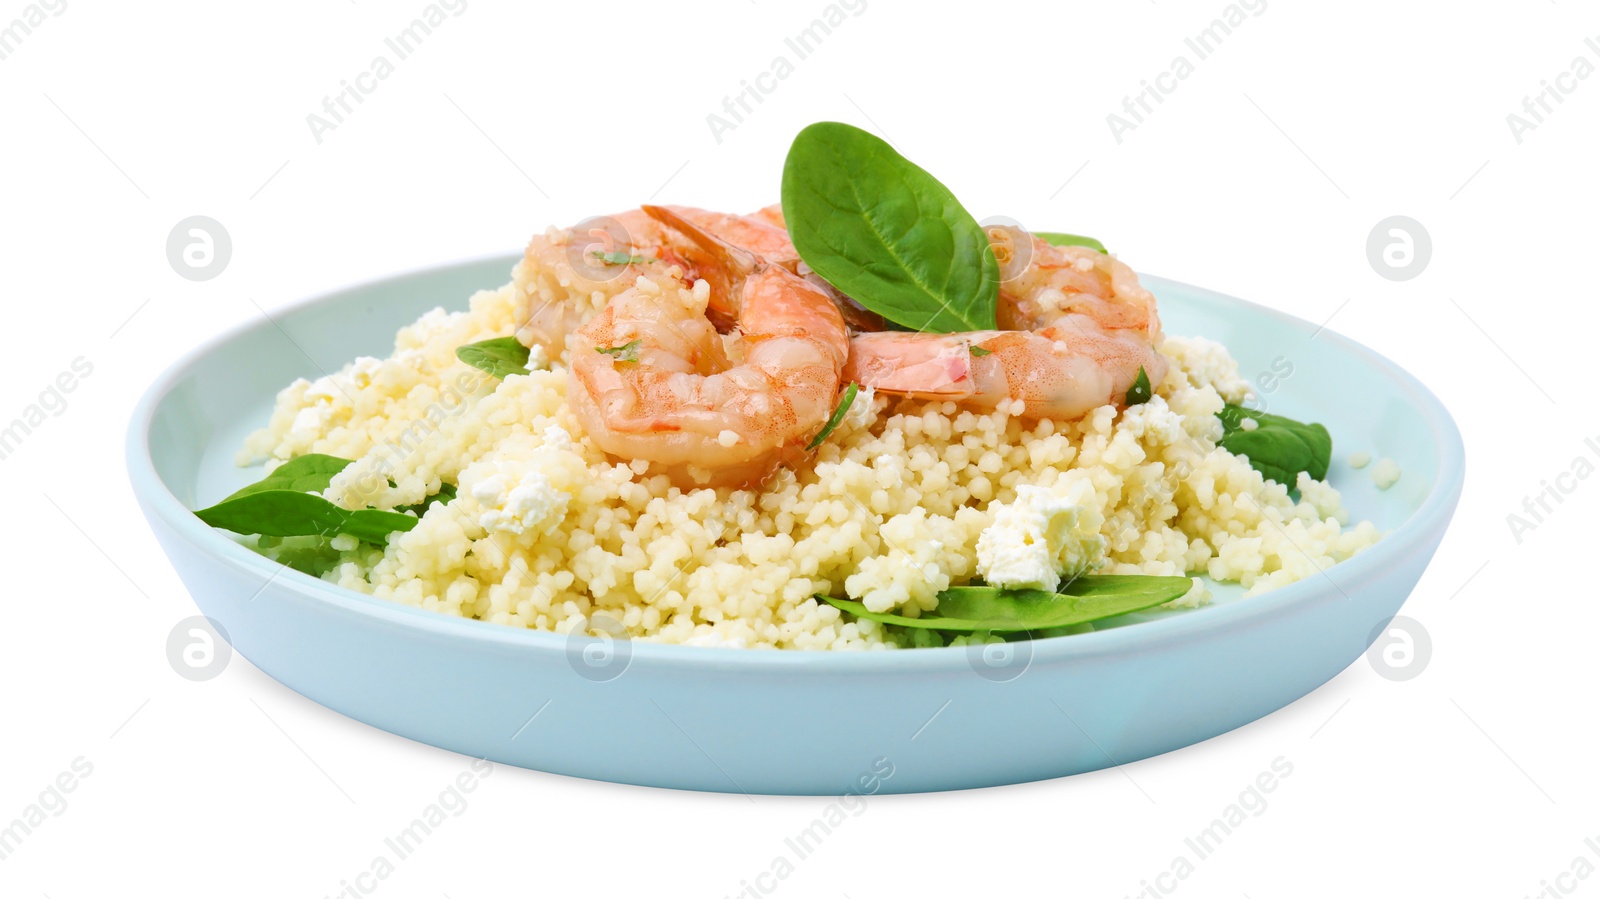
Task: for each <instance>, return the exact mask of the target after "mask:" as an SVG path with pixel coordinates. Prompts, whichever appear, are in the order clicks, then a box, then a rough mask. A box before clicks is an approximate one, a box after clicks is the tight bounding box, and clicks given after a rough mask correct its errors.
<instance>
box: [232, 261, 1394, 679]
mask: <svg viewBox="0 0 1600 899" xmlns="http://www.w3.org/2000/svg"><path fill="white" fill-rule="evenodd" d="M521 265H522V264H520V263H519V270H518V272H517V273H516V277H515V280H514V281H513V283H511V284H508V285H506V286H504V287H502V288H500V289H498V290H492V291H483V292H480V293H478V294H477V295H475V296H474V297H472V300H471V304H470V309H469V310H468V311H464V312H455V313H447V312H445V311H444V310H442V309H436V310H434V311H432V312H429V313H428V314H426V315H424V316H423V317H422V318H421V319H420V320H418V321H417V322H416V323H414V324H412V325H410V326H408V327H405V328H403V329H401V331H400V332H399V335H398V337H397V339H396V342H395V352H394V354H393V355H392V356H390V357H389V358H388V359H382V360H380V359H373V358H361V359H357V360H356V361H355V362H353V363H352V364H350V365H349V366H347V367H346V368H345V369H344V370H342V371H340V372H338V373H336V374H333V375H331V376H328V377H324V378H320V379H318V380H316V381H306V380H299V381H296V382H295V383H293V384H291V385H290V386H288V387H287V388H286V389H284V390H283V391H282V392H281V393H280V395H279V396H278V400H277V405H276V409H275V411H274V412H273V415H272V418H271V421H270V422H269V423H268V425H267V426H266V427H265V428H264V429H262V430H261V431H259V432H257V433H256V434H254V435H252V436H251V437H250V439H249V441H248V443H247V445H246V447H245V448H244V450H243V451H242V453H241V460H240V461H241V463H243V464H253V463H258V462H262V461H266V462H267V464H268V466H269V467H271V466H273V465H276V464H280V463H281V462H283V461H285V460H288V459H291V458H294V457H296V456H299V455H301V454H304V453H312V452H315V453H325V454H329V455H333V456H339V457H343V458H347V459H354V460H356V461H355V463H354V464H352V465H351V466H349V468H347V469H345V470H344V471H343V472H341V473H340V474H339V475H337V476H336V477H335V478H334V479H333V481H332V484H331V486H330V487H329V488H328V490H327V491H326V492H325V493H324V496H325V497H326V498H327V499H329V500H331V501H333V502H335V503H337V504H339V505H341V506H343V507H345V508H349V509H356V508H361V507H363V506H368V505H370V506H375V507H377V508H382V509H392V508H395V507H399V506H406V505H410V504H415V503H418V502H420V501H422V500H424V498H426V497H428V496H431V495H434V494H437V493H439V491H440V490H441V489H442V488H443V487H444V485H454V488H455V489H454V497H453V498H451V499H449V501H448V502H438V503H435V504H433V505H431V506H429V507H428V508H427V509H426V510H425V511H424V512H423V514H422V516H421V521H420V522H419V523H418V524H417V525H416V526H415V527H414V528H413V529H412V530H410V531H407V532H404V533H396V534H394V535H392V537H391V539H390V540H389V542H388V544H387V546H376V545H373V544H370V543H361V542H358V541H357V540H356V539H355V538H353V537H348V536H340V537H337V538H335V539H334V541H333V546H332V548H333V550H334V551H335V552H336V553H337V556H336V558H335V559H334V560H332V561H331V562H330V563H329V564H328V565H327V566H325V569H324V572H323V574H322V575H321V576H322V577H323V579H324V580H327V581H330V582H333V583H336V584H339V585H340V586H344V587H348V588H350V589H353V590H358V591H360V592H363V593H368V594H372V595H374V596H378V597H382V598H385V599H388V600H392V601H394V602H399V603H405V604H407V605H411V606H416V607H420V608H424V609H429V610H433V611H436V612H440V613H443V614H448V615H458V616H463V617H469V618H477V619H482V620H485V621H491V622H496V623H500V624H505V625H511V626H516V627H527V628H538V629H544V630H554V631H561V632H565V631H568V630H570V629H572V628H574V627H587V628H590V629H591V630H593V629H594V622H595V620H598V619H600V618H602V617H604V618H608V619H610V620H611V621H612V622H619V623H620V625H621V627H622V628H623V629H625V630H626V632H627V634H628V635H630V637H632V638H633V639H638V640H647V641H659V642H664V643H683V644H692V645H716V646H735V647H779V648H796V649H877V648H887V647H892V646H897V645H898V646H909V645H926V644H927V643H928V642H929V641H930V640H931V641H934V642H938V638H936V637H932V636H931V635H930V634H929V633H928V632H925V631H918V632H915V633H916V635H915V636H912V635H908V634H906V633H904V632H903V631H899V630H897V629H896V628H893V627H886V626H884V625H881V624H877V623H874V622H872V621H867V620H860V621H854V620H848V619H849V617H850V616H848V615H845V614H843V613H841V611H840V610H839V609H837V608H835V607H833V606H830V605H828V604H826V603H820V602H819V601H818V600H817V599H815V598H814V597H815V596H816V595H817V594H825V595H830V596H836V597H848V598H852V599H856V600H859V601H860V602H862V603H863V604H864V605H865V606H866V607H867V608H868V609H869V610H872V611H874V612H877V611H891V610H892V611H898V612H899V613H900V614H902V615H908V616H915V615H917V614H918V613H919V612H925V611H929V610H932V609H933V608H934V607H935V604H936V596H937V594H938V593H939V592H940V591H941V590H944V589H945V588H947V587H949V586H952V585H960V584H965V583H968V582H969V581H972V580H973V579H975V578H979V577H981V576H982V571H981V570H980V568H981V565H982V564H984V563H985V562H986V561H987V560H986V558H985V557H986V554H987V555H988V556H994V555H995V554H997V553H1001V552H1003V551H1012V552H1016V551H1021V550H1020V549H1018V547H1012V548H1011V550H1005V549H1004V548H998V549H997V548H996V546H997V541H998V538H997V537H996V536H995V535H996V534H998V533H1000V529H999V528H992V527H991V526H992V525H995V524H996V522H997V521H1000V522H1001V523H1002V524H1005V523H1006V522H1008V521H1011V520H1013V519H1016V520H1020V519H1025V518H1027V517H1028V515H1029V514H1031V510H1034V509H1035V508H1037V507H1039V506H1038V504H1039V503H1044V504H1045V505H1046V506H1049V508H1051V509H1055V510H1067V511H1068V512H1070V514H1066V515H1055V514H1054V513H1051V514H1052V516H1053V517H1051V519H1050V522H1049V527H1050V528H1051V529H1052V530H1053V531H1055V532H1056V533H1054V534H1053V535H1052V536H1051V537H1050V541H1051V546H1050V547H1049V549H1048V552H1049V553H1052V554H1054V557H1055V558H1054V562H1055V564H1057V565H1058V566H1065V567H1066V568H1069V569H1071V570H1072V571H1091V570H1092V571H1098V572H1101V573H1109V574H1154V575H1199V574H1204V575H1208V576H1209V577H1211V578H1212V579H1215V580H1217V581H1236V582H1239V583H1241V584H1243V585H1244V586H1245V587H1246V588H1247V590H1248V591H1249V592H1252V593H1254V592H1261V591H1264V590H1269V589H1272V588H1275V587H1279V586H1282V585H1284V584H1288V583H1290V582H1293V581H1296V580H1299V579H1301V578H1304V577H1307V576H1310V575H1313V574H1315V573H1317V572H1318V571H1320V570H1322V569H1324V568H1326V567H1327V566H1330V565H1333V564H1334V563H1337V562H1339V561H1341V560H1344V559H1347V558H1349V557H1350V556H1352V555H1354V554H1355V553H1357V552H1360V551H1361V550H1362V549H1365V548H1366V547H1369V546H1371V545H1372V544H1373V543H1375V542H1376V541H1377V540H1378V539H1379V537H1380V534H1379V532H1378V530H1377V529H1376V528H1375V527H1374V526H1373V525H1372V524H1371V523H1370V522H1365V521H1363V522H1360V523H1358V524H1354V525H1352V526H1347V524H1348V517H1347V515H1346V512H1345V510H1344V509H1343V507H1342V505H1341V501H1340V497H1339V494H1338V492H1337V491H1335V490H1334V489H1333V488H1332V487H1331V486H1329V485H1328V484H1327V483H1325V482H1322V481H1316V480H1312V479H1311V478H1310V477H1309V476H1307V475H1306V474H1304V473H1301V474H1300V476H1299V482H1298V484H1297V485H1296V488H1297V493H1298V498H1291V493H1290V491H1289V489H1288V488H1287V487H1285V486H1284V485H1281V484H1278V483H1276V482H1274V481H1269V480H1266V479H1264V478H1263V476H1262V475H1261V474H1260V473H1258V472H1257V471H1256V470H1255V469H1253V468H1252V467H1251V465H1250V464H1249V462H1248V461H1247V460H1246V459H1245V458H1243V457H1241V456H1236V455H1233V454H1231V453H1229V452H1228V451H1226V450H1224V449H1220V448H1218V447H1217V445H1216V440H1217V439H1218V437H1219V436H1220V434H1221V425H1220V424H1219V421H1218V419H1217V413H1218V412H1219V411H1220V410H1221V409H1222V408H1223V405H1224V403H1225V402H1232V403H1238V402H1242V401H1245V400H1246V399H1247V397H1248V395H1249V385H1248V383H1247V382H1246V381H1245V380H1243V379H1242V378H1240V376H1239V373H1238V367H1237V365H1236V364H1235V363H1234V361H1233V360H1232V358H1231V357H1229V355H1228V353H1227V351H1226V350H1225V349H1224V348H1223V347H1222V346H1221V345H1220V344H1217V343H1215V342H1213V341H1209V340H1205V339H1201V338H1182V337H1167V338H1166V339H1165V342H1164V344H1163V345H1162V346H1161V347H1160V352H1161V353H1162V355H1163V356H1165V357H1166V359H1167V360H1168V361H1169V362H1170V367H1169V370H1168V371H1167V373H1166V376H1165V378H1164V379H1163V380H1162V381H1161V382H1160V383H1158V384H1155V385H1153V386H1154V396H1153V397H1151V399H1150V400H1149V401H1147V402H1145V403H1142V404H1140V405H1136V406H1131V407H1130V408H1127V409H1125V410H1120V411H1119V410H1118V409H1117V408H1115V407H1113V406H1109V405H1108V406H1105V407H1102V408H1100V409H1097V410H1095V411H1093V412H1092V413H1090V414H1089V415H1087V416H1086V417H1084V418H1083V419H1081V420H1079V421H1074V422H1067V423H1057V422H1050V421H1048V420H1045V421H1037V422H1035V421H1029V420H1026V419H1024V418H1022V417H1020V416H1018V415H1015V414H1014V413H1016V412H1020V411H1021V410H1020V408H1018V409H1010V408H1006V404H1005V403H1002V408H1001V409H999V410H997V411H995V412H992V413H988V414H977V413H974V412H970V411H964V410H961V409H958V408H957V407H956V406H955V405H954V404H951V403H929V402H918V401H912V400H905V399H900V400H891V399H890V398H889V397H887V396H872V395H871V393H870V391H863V392H862V394H861V395H860V397H859V398H858V399H857V400H856V402H855V403H854V404H853V405H851V406H850V408H849V411H848V413H847V414H846V416H845V418H844V420H843V421H842V422H841V424H840V425H839V426H838V428H837V429H836V430H835V431H834V432H833V433H832V434H830V435H829V437H828V439H827V441H826V442H825V443H823V444H822V445H821V446H820V447H819V448H818V449H816V450H815V451H814V453H813V454H812V455H811V456H810V457H809V464H805V465H802V466H797V467H785V468H782V469H780V470H779V471H778V472H777V474H776V475H774V476H773V477H772V478H770V479H769V480H768V481H767V482H766V483H764V484H762V485H761V486H760V487H759V489H730V488H719V489H709V488H704V489H696V490H688V491H683V490H680V489H678V488H676V487H674V486H672V485H671V484H670V483H669V481H668V479H667V478H666V477H665V476H646V475H645V472H646V470H647V467H646V465H645V464H644V463H631V464H630V463H627V462H619V461H616V460H613V459H608V458H607V457H606V456H605V454H603V453H602V452H600V451H599V450H598V449H597V448H596V447H595V446H594V445H593V444H592V442H591V441H589V440H588V439H586V438H585V436H584V434H583V432H582V429H581V428H580V427H579V426H578V423H577V421H576V420H575V419H574V417H573V415H572V413H571V411H570V409H569V407H568V404H567V399H566V395H567V394H566V386H567V385H566V382H567V377H568V373H567V368H566V366H565V365H564V364H563V361H562V360H561V359H557V360H551V361H547V360H544V359H543V358H541V357H540V354H539V353H538V352H537V351H536V352H535V354H534V358H533V360H532V362H531V363H530V365H529V367H530V368H540V369H541V370H535V371H533V372H532V373H531V374H529V375H527V376H518V375H513V376H509V377H506V378H504V379H503V380H502V379H499V378H495V377H493V376H491V375H489V374H486V373H484V372H481V371H479V370H477V369H475V368H472V367H470V366H468V365H466V364H464V363H462V362H460V361H458V359H457V357H456V352H455V351H456V348H457V347H459V346H462V345H464V344H468V343H473V342H477V341H481V340H486V339H491V338H496V337H503V336H506V335H509V334H512V333H515V331H516V328H517V325H518V320H517V319H518V314H519V310H521V309H525V308H526V306H527V302H528V297H527V296H526V295H525V291H526V290H527V289H528V288H527V287H526V286H525V285H526V284H527V283H528V282H529V280H530V279H529V277H528V273H527V272H524V271H522V270H521V269H520V266H521ZM546 365H548V368H542V366H546ZM1018 405H1019V406H1020V403H1019V404H1018ZM1052 503H1053V504H1054V505H1050V504H1052ZM292 545H293V541H288V542H279V541H263V544H262V551H263V552H266V553H267V554H269V555H275V554H278V553H281V552H284V551H285V548H286V547H290V546H292ZM1019 546H1020V544H1019ZM1023 548H1024V549H1027V548H1029V547H1023ZM1209 596H1210V594H1209V592H1208V591H1207V589H1206V587H1205V585H1204V582H1203V581H1202V580H1201V579H1200V578H1199V577H1195V578H1194V587H1193V589H1191V590H1190V592H1189V593H1188V595H1186V596H1184V597H1183V598H1182V599H1180V600H1178V601H1177V602H1176V603H1174V605H1185V606H1196V605H1200V604H1202V603H1204V602H1206V601H1207V600H1208V598H1209ZM596 632H598V631H596ZM960 639H962V638H959V637H958V638H956V640H957V641H959V640H960Z"/></svg>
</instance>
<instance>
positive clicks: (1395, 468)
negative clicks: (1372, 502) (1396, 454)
mask: <svg viewBox="0 0 1600 899" xmlns="http://www.w3.org/2000/svg"><path fill="white" fill-rule="evenodd" d="M1398 480H1400V466H1399V465H1396V464H1395V461H1394V460H1393V459H1390V458H1387V457H1385V458H1382V459H1379V460H1378V463H1377V464H1376V465H1374V466H1372V483H1374V484H1377V485H1378V489H1379V490H1388V489H1389V488H1390V487H1393V486H1394V484H1395V482H1396V481H1398Z"/></svg>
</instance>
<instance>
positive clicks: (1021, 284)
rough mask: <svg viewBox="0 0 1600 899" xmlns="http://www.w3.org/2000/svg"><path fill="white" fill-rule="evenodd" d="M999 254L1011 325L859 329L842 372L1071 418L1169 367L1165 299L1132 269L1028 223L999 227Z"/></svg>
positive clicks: (865, 381) (890, 385)
mask: <svg viewBox="0 0 1600 899" xmlns="http://www.w3.org/2000/svg"><path fill="white" fill-rule="evenodd" d="M989 239H990V245H991V247H993V249H994V251H995V256H996V258H997V259H998V260H999V262H1000V276H1001V285H1000V304H999V310H998V313H997V315H996V318H997V323H998V324H999V325H1000V327H1001V328H1005V329H1008V330H997V331H974V332H969V333H965V334H922V333H916V332H910V331H884V332H878V333H865V334H858V335H856V336H855V337H854V338H853V339H852V340H851V342H850V359H849V363H848V364H847V365H846V366H845V371H844V374H843V377H844V378H845V380H847V381H856V382H858V383H860V384H862V385H864V386H868V387H872V388H874V389H876V390H878V391H879V392H882V393H887V394H894V395H900V396H910V397H916V398H919V399H939V400H953V401H956V402H959V403H961V404H962V405H965V406H968V407H972V408H977V409H994V408H996V407H997V406H998V405H999V403H1000V402H1001V401H1002V400H1007V399H1009V400H1014V401H1015V400H1020V401H1021V402H1022V415H1024V416H1026V417H1029V418H1050V419H1054V420H1057V421H1070V420H1072V419H1076V418H1079V417H1081V416H1082V415H1084V414H1085V413H1087V412H1088V411H1089V410H1091V409H1094V408H1096V407H1098V406H1103V405H1106V404H1107V403H1117V404H1120V403H1121V402H1122V400H1123V398H1124V396H1125V395H1126V394H1127V392H1128V389H1129V388H1130V387H1132V386H1133V384H1134V381H1135V380H1137V378H1138V375H1139V369H1140V368H1143V369H1144V370H1145V373H1146V375H1147V376H1148V377H1149V379H1150V383H1152V384H1156V383H1159V382H1160V381H1161V379H1162V378H1163V377H1165V376H1166V373H1167V363H1166V359H1165V358H1164V357H1162V355H1161V354H1160V353H1158V352H1156V349H1155V348H1156V346H1158V345H1159V344H1160V341H1161V322H1160V319H1159V318H1158V317H1157V315H1156V304H1155V297H1154V296H1152V295H1151V293H1150V292H1149V291H1148V290H1145V289H1144V288H1143V287H1142V286H1141V285H1140V284H1139V278H1138V276H1137V275H1135V274H1134V272H1133V269H1131V268H1129V267H1128V266H1127V265H1125V264H1124V263H1122V262H1120V261H1118V260H1116V259H1115V258H1113V257H1111V256H1109V255H1107V254H1105V253H1101V252H1099V251H1096V250H1093V249H1090V248H1088V247H1057V246H1052V245H1050V244H1048V243H1045V242H1044V241H1042V240H1039V239H1037V238H1034V237H1032V236H1031V235H1029V234H1028V233H1027V232H1026V231H1023V230H1022V229H1020V228H1012V227H1007V226H999V227H992V228H990V229H989Z"/></svg>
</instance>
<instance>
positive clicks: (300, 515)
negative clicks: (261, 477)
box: [194, 489, 417, 544]
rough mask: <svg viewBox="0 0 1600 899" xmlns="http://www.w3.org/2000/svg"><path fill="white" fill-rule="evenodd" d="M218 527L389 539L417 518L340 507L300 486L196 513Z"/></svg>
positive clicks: (289, 534) (236, 499)
mask: <svg viewBox="0 0 1600 899" xmlns="http://www.w3.org/2000/svg"><path fill="white" fill-rule="evenodd" d="M194 514H195V515H197V516H199V518H200V520H201V521H203V522H205V523H206V524H209V525H211V526H212V527H214V528H222V529H223V530H225V531H233V532H234V533H236V534H261V535H263V536H266V537H307V536H323V537H332V536H334V535H335V534H350V535H352V536H354V537H357V538H359V539H361V540H366V541H369V542H371V543H379V544H381V543H384V542H386V541H387V540H388V539H389V534H390V533H391V532H393V531H409V530H411V529H412V528H414V527H416V526H417V519H415V518H413V517H412V516H410V515H406V514H404V513H401V512H387V511H384V510H381V509H358V510H356V511H354V512H352V511H350V510H348V509H343V508H340V507H339V506H336V505H334V504H333V503H331V502H329V501H327V500H325V499H323V498H322V497H320V496H318V495H316V494H314V493H302V492H300V491H298V490H271V489H269V490H261V491H257V492H255V493H247V494H245V495H244V496H239V497H234V498H231V499H225V500H223V501H222V502H220V503H217V504H216V505H214V506H212V507H210V508H208V509H201V510H199V511H198V512H195V513H194Z"/></svg>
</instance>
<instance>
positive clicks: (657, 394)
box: [567, 209, 850, 487]
mask: <svg viewBox="0 0 1600 899" xmlns="http://www.w3.org/2000/svg"><path fill="white" fill-rule="evenodd" d="M652 214H653V215H658V216H660V217H661V218H663V219H664V220H666V221H671V222H673V223H674V226H675V227H676V228H677V229H678V230H680V231H681V232H683V233H684V234H685V235H686V236H688V237H689V238H690V240H691V241H692V242H693V243H694V244H695V245H696V246H697V247H698V248H699V250H701V251H702V252H703V253H705V254H706V255H707V256H714V257H719V258H720V259H721V260H722V265H721V268H720V270H721V271H722V272H723V273H725V274H726V282H727V285H728V287H729V288H730V296H731V297H732V302H733V305H735V306H736V312H737V318H736V323H737V331H736V332H735V333H733V334H731V335H729V336H728V337H726V338H724V337H723V336H722V335H720V334H718V333H717V329H716V327H715V326H714V325H713V323H712V321H711V319H710V318H708V317H707V304H708V302H709V301H710V299H711V285H710V284H709V283H707V282H705V281H701V282H698V283H696V284H695V285H694V287H693V288H692V289H685V288H682V287H680V286H678V285H677V284H676V283H675V282H672V281H664V282H657V281H653V280H651V279H649V278H647V277H640V278H638V279H637V281H636V283H635V285H634V286H633V287H631V288H629V289H628V290H625V291H622V292H621V293H618V294H617V295H616V296H615V297H613V298H611V300H610V302H608V303H607V304H606V305H605V308H603V309H602V310H600V313H599V314H598V315H596V316H595V317H594V318H592V319H591V320H590V321H589V322H588V323H587V324H585V325H584V326H583V327H582V328H580V329H578V331H577V332H576V333H575V334H574V335H573V336H572V339H571V341H570V343H569V345H568V347H569V354H570V358H571V360H572V375H571V378H570V379H569V380H568V382H567V397H568V402H569V403H570V405H571V406H572V409H573V412H574V414H575V415H576V416H577V418H578V421H579V423H580V424H582V426H583V428H584V430H585V431H586V433H588V435H589V437H590V438H591V439H593V440H594V442H595V443H596V444H598V445H599V446H600V448H601V449H603V450H605V451H606V452H607V453H610V454H611V455H613V456H616V457H618V458H622V459H629V460H645V461H648V462H649V463H650V467H651V470H652V471H655V472H661V473H665V474H667V475H668V476H670V477H671V478H672V479H673V481H674V482H675V483H677V484H679V485H680V486H683V487H692V486H733V487H743V486H750V485H753V484H756V483H758V482H760V481H761V480H763V479H764V478H765V477H767V476H768V475H769V474H771V473H772V472H773V471H774V470H775V469H776V468H777V466H778V465H780V464H782V463H783V462H785V461H791V460H793V459H795V458H798V456H799V455H800V453H801V451H802V447H803V446H804V444H805V442H806V441H807V440H808V439H810V438H811V437H813V436H814V435H815V434H816V433H817V431H818V430H819V429H821V428H822V426H823V424H824V423H825V422H826V421H827V418H828V416H829V414H830V413H831V412H832V411H833V407H834V403H835V401H836V394H837V393H838V390H839V373H840V370H841V369H842V368H843V367H844V363H845V358H846V357H847V356H848V355H849V351H850V341H849V332H848V330H847V329H846V328H845V324H844V319H843V318H842V317H841V316H840V314H839V310H838V308H837V307H836V306H834V304H833V302H832V301H831V299H830V298H829V297H828V296H827V295H826V294H825V293H824V292H823V291H821V290H819V289H817V288H816V287H815V286H813V285H812V284H810V283H809V282H807V281H806V280H805V279H804V278H801V277H799V276H798V275H796V274H794V273H793V272H791V271H789V270H788V269H786V268H783V267H782V266H779V265H774V264H771V263H768V262H767V261H766V260H764V259H763V258H762V257H760V256H759V255H757V254H753V253H749V252H747V251H745V250H742V249H740V248H737V247H733V246H730V245H728V244H726V243H724V242H723V241H721V240H719V239H718V238H716V237H715V236H714V235H713V234H711V233H710V232H709V230H707V229H703V228H700V227H698V226H696V225H694V224H692V223H691V222H689V221H687V220H685V219H684V218H683V217H682V216H679V215H677V214H676V213H673V212H672V211H671V210H664V209H653V210H652Z"/></svg>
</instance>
